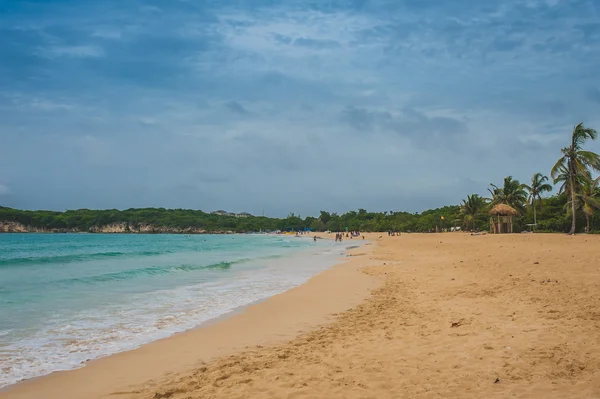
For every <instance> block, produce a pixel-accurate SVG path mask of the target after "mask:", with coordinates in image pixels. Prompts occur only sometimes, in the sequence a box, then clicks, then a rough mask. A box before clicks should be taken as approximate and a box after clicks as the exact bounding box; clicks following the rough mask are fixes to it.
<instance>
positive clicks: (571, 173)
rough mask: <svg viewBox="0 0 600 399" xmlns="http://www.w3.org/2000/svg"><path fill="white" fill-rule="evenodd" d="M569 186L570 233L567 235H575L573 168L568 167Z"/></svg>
mask: <svg viewBox="0 0 600 399" xmlns="http://www.w3.org/2000/svg"><path fill="white" fill-rule="evenodd" d="M569 180H570V181H569V184H570V185H571V187H570V189H571V231H570V232H569V234H571V235H572V234H575V222H576V221H575V219H576V217H575V182H574V180H575V176H574V172H573V167H572V166H571V165H569Z"/></svg>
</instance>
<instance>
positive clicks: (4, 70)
mask: <svg viewBox="0 0 600 399" xmlns="http://www.w3.org/2000/svg"><path fill="white" fill-rule="evenodd" d="M598 71H600V3H598V2H597V1H596V0H503V1H495V0H494V1H491V0H487V1H486V0H446V1H439V0H289V1H278V0H256V1H248V0H246V1H242V0H211V1H206V0H205V1H202V0H144V1H142V0H87V1H81V0H54V1H50V0H44V1H41V0H30V1H25V0H22V1H17V0H2V1H0V121H1V122H0V205H5V206H12V207H18V208H27V209H39V208H43V209H56V210H64V209H67V208H69V209H70V208H119V209H123V208H129V207H145V206H155V207H167V208H180V207H181V208H194V209H203V210H206V211H211V210H214V209H217V208H223V209H227V210H230V211H237V212H241V211H249V212H253V213H260V212H261V211H262V209H263V208H264V210H265V213H266V214H267V215H271V216H285V215H286V214H287V213H288V212H295V213H297V214H298V213H299V214H301V215H302V216H306V215H314V214H317V213H318V211H319V210H321V209H326V210H329V211H334V212H343V211H346V210H349V209H356V208H359V207H363V208H367V209H369V210H407V211H411V212H412V211H421V210H423V209H426V208H430V207H437V206H442V205H446V204H456V203H459V202H460V200H461V199H462V198H463V197H465V195H466V194H468V193H480V194H484V193H486V188H487V187H488V185H489V183H490V182H494V183H500V182H501V180H502V178H503V177H504V176H506V175H509V174H510V175H513V176H514V177H516V178H518V179H520V180H522V181H526V180H529V178H530V176H531V175H532V174H533V173H534V172H538V171H540V172H544V173H548V172H549V170H550V167H551V166H552V164H553V162H554V161H555V160H556V159H557V158H558V157H559V151H560V148H561V147H563V146H565V145H566V144H567V143H568V140H569V134H570V131H571V130H572V127H573V125H574V124H576V123H578V122H581V121H583V122H585V123H586V124H587V125H590V126H592V127H595V128H597V129H599V130H600V76H599V74H598ZM589 148H591V149H594V150H600V143H593V144H590V145H589Z"/></svg>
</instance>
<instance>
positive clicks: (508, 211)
mask: <svg viewBox="0 0 600 399" xmlns="http://www.w3.org/2000/svg"><path fill="white" fill-rule="evenodd" d="M489 214H490V215H496V216H517V215H518V214H519V212H517V210H516V209H515V208H513V207H512V206H510V205H506V204H498V205H496V206H494V207H493V208H492V209H490V212H489Z"/></svg>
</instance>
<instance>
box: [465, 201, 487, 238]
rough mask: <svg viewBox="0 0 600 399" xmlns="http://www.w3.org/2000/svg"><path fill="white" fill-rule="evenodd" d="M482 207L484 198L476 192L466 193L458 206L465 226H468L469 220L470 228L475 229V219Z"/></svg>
mask: <svg viewBox="0 0 600 399" xmlns="http://www.w3.org/2000/svg"><path fill="white" fill-rule="evenodd" d="M484 207H485V198H482V197H480V196H479V195H477V194H472V195H467V199H466V200H463V203H462V205H461V207H460V213H461V215H462V216H463V221H464V222H465V224H466V226H467V228H469V222H471V229H473V230H475V219H476V217H477V215H478V214H479V212H481V210H482V209H483V208H484Z"/></svg>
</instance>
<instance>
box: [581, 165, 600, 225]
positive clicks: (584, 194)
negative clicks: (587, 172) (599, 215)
mask: <svg viewBox="0 0 600 399" xmlns="http://www.w3.org/2000/svg"><path fill="white" fill-rule="evenodd" d="M599 181H600V177H597V178H596V179H593V180H592V179H591V176H590V179H586V181H585V182H584V184H583V187H582V190H581V193H580V195H579V198H578V199H579V205H580V206H581V208H582V209H583V213H584V214H585V221H586V223H587V225H586V228H585V232H586V233H589V232H590V216H593V215H594V212H595V211H597V210H600V188H598V182H599Z"/></svg>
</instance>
